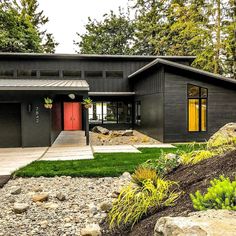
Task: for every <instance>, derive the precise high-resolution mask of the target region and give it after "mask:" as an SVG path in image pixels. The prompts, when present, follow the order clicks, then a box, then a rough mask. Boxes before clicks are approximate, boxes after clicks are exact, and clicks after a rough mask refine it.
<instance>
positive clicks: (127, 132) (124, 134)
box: [122, 129, 134, 136]
mask: <svg viewBox="0 0 236 236" xmlns="http://www.w3.org/2000/svg"><path fill="white" fill-rule="evenodd" d="M133 135H134V133H133V130H131V129H130V130H125V131H124V132H123V134H122V136H133Z"/></svg>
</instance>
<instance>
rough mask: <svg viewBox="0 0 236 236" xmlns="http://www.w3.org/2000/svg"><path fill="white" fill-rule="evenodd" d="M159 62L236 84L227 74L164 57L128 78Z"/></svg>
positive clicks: (130, 76)
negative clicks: (216, 72)
mask: <svg viewBox="0 0 236 236" xmlns="http://www.w3.org/2000/svg"><path fill="white" fill-rule="evenodd" d="M157 64H164V65H168V66H172V67H175V68H178V69H183V70H187V71H190V72H194V73H198V74H202V75H205V76H208V77H212V78H216V79H219V80H222V81H226V82H229V83H233V84H236V80H234V79H231V78H227V77H225V76H222V75H218V74H213V73H211V72H208V71H204V70H200V69H197V68H194V67H192V66H187V65H183V64H180V63H176V62H173V61H168V60H164V59H160V58H157V59H156V60H154V61H152V62H150V63H149V64H147V65H146V66H144V67H142V68H140V69H139V70H137V71H135V72H134V73H132V74H131V75H129V76H128V78H133V77H135V76H136V75H138V74H140V73H142V72H144V71H146V70H148V69H150V68H151V67H153V66H155V65H157Z"/></svg>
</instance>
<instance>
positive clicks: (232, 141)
mask: <svg viewBox="0 0 236 236" xmlns="http://www.w3.org/2000/svg"><path fill="white" fill-rule="evenodd" d="M207 144H208V147H209V148H215V147H220V146H224V145H227V146H229V145H230V146H232V145H236V137H232V138H229V137H224V136H222V135H221V134H218V135H216V136H215V137H214V138H212V139H210V140H209V141H208V142H207Z"/></svg>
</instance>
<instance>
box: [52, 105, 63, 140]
mask: <svg viewBox="0 0 236 236" xmlns="http://www.w3.org/2000/svg"><path fill="white" fill-rule="evenodd" d="M62 117H63V113H62V103H61V102H56V103H54V104H53V108H52V111H51V125H52V127H51V144H53V142H54V141H55V140H56V138H57V137H58V135H59V134H60V132H61V131H62V129H63V127H62V122H63V119H62Z"/></svg>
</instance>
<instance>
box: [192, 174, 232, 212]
mask: <svg viewBox="0 0 236 236" xmlns="http://www.w3.org/2000/svg"><path fill="white" fill-rule="evenodd" d="M210 183H211V187H209V188H208V189H207V193H206V194H204V195H202V194H201V193H200V192H199V191H197V192H196V193H195V195H193V194H190V197H191V200H192V202H193V207H194V208H195V209H196V210H199V211H202V210H207V209H227V210H234V211H235V210H236V179H235V181H232V182H231V181H230V179H229V178H225V177H224V176H220V178H219V179H214V180H212V181H211V182H210Z"/></svg>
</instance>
